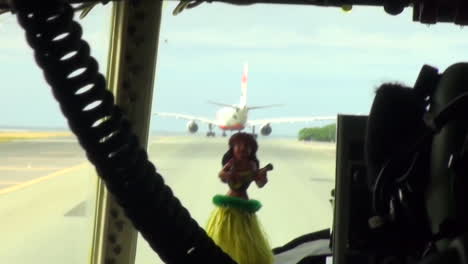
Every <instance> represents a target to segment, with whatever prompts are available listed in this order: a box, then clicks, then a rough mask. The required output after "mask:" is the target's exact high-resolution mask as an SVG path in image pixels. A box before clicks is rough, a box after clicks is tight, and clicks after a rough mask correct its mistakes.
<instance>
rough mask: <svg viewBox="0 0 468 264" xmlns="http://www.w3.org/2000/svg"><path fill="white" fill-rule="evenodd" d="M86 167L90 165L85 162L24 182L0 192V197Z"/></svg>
mask: <svg viewBox="0 0 468 264" xmlns="http://www.w3.org/2000/svg"><path fill="white" fill-rule="evenodd" d="M86 166H89V163H88V162H84V163H81V164H79V165H76V166H72V167H68V168H65V169H63V170H59V171H56V172H54V173H51V174H48V175H45V176H42V177H40V178H37V179H34V180H30V181H27V182H24V183H21V184H18V185H15V186H11V187H8V188H5V189H2V190H0V195H2V194H7V193H11V192H14V191H17V190H20V189H23V188H25V187H28V186H31V185H33V184H36V183H39V182H43V181H46V180H50V179H52V178H55V177H57V176H60V175H63V174H65V173H67V172H72V171H74V170H77V169H81V168H84V167H86Z"/></svg>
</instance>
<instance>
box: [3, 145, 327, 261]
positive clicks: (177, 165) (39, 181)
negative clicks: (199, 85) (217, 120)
mask: <svg viewBox="0 0 468 264" xmlns="http://www.w3.org/2000/svg"><path fill="white" fill-rule="evenodd" d="M259 145H260V149H259V153H258V158H259V159H260V162H261V165H265V164H267V163H272V164H273V165H274V167H275V169H274V170H273V171H272V172H271V173H270V174H269V182H268V184H267V185H266V186H265V188H263V189H258V188H257V187H256V186H255V185H252V187H251V188H250V189H249V195H250V197H251V198H254V199H258V200H260V201H261V202H262V203H263V208H262V209H261V210H260V211H259V213H258V215H259V218H260V221H261V222H262V224H263V226H264V228H265V230H266V232H267V233H268V235H269V238H270V241H271V243H272V245H273V246H280V245H283V244H284V243H286V242H289V241H290V240H291V239H293V238H295V237H297V236H300V235H303V234H306V233H310V232H314V231H317V230H320V229H322V228H327V227H329V226H330V224H331V217H332V210H331V206H330V203H329V201H328V200H329V197H330V190H331V189H332V188H333V187H334V173H335V167H334V164H335V150H334V145H332V144H328V143H324V144H319V143H304V142H297V141H295V140H294V139H273V138H259ZM226 150H227V142H226V138H214V139H213V138H208V139H207V138H204V137H192V136H183V137H152V138H151V139H150V145H149V157H150V159H151V161H152V162H153V163H155V165H156V167H157V169H158V171H159V172H160V174H161V175H162V176H163V177H164V179H165V181H166V183H167V184H168V185H169V186H170V187H171V188H172V189H173V191H174V193H175V194H176V196H177V197H178V198H179V199H180V200H181V202H182V204H183V205H184V206H185V207H187V208H188V209H189V211H190V213H191V215H192V217H193V218H194V219H195V220H197V221H198V222H199V224H200V225H201V226H202V227H203V226H205V223H206V220H207V219H208V216H209V214H210V212H211V210H212V209H213V205H212V204H211V198H212V196H213V195H215V194H217V193H221V194H222V193H225V192H226V191H227V187H226V186H225V185H224V184H222V183H221V182H219V180H218V179H217V176H216V175H217V173H218V171H219V169H220V167H221V164H220V163H221V157H222V155H223V154H224V152H225V151H226ZM95 180H96V176H95V174H94V172H93V168H92V167H91V166H90V165H89V164H88V163H87V161H86V158H85V155H84V152H83V151H82V150H81V148H80V147H79V146H78V144H77V142H76V141H75V140H74V139H73V138H64V139H60V140H53V139H49V140H36V141H35V140H29V141H18V142H6V143H1V144H0V219H1V221H0V223H1V224H0V234H1V236H0V244H1V245H2V246H1V247H0V263H15V264H16V263H18V264H23V263H24V264H29V263H77V264H82V263H87V257H88V253H89V243H90V238H91V230H92V225H91V223H92V221H91V220H92V217H93V214H92V212H93V210H94V208H93V205H94V204H93V197H94V196H93V195H94V190H95V186H94V184H95ZM136 263H138V264H140V263H141V264H143V263H161V262H160V261H158V258H157V257H156V256H155V253H154V252H153V251H152V250H151V249H150V248H149V247H148V245H147V243H146V242H145V241H143V240H140V241H139V243H138V250H137V256H136Z"/></svg>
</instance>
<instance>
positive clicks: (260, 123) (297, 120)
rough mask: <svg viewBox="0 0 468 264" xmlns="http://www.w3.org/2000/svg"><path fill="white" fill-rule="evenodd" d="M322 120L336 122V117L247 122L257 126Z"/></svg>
mask: <svg viewBox="0 0 468 264" xmlns="http://www.w3.org/2000/svg"><path fill="white" fill-rule="evenodd" d="M324 120H336V116H315V117H285V118H271V119H259V120H250V121H247V125H248V126H258V125H265V124H280V123H307V122H315V121H324Z"/></svg>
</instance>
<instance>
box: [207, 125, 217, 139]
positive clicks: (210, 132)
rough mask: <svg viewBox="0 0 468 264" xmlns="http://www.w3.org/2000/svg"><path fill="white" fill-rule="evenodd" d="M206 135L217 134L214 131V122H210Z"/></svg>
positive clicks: (212, 135)
mask: <svg viewBox="0 0 468 264" xmlns="http://www.w3.org/2000/svg"><path fill="white" fill-rule="evenodd" d="M206 136H207V137H214V136H215V132H213V125H212V124H208V132H206Z"/></svg>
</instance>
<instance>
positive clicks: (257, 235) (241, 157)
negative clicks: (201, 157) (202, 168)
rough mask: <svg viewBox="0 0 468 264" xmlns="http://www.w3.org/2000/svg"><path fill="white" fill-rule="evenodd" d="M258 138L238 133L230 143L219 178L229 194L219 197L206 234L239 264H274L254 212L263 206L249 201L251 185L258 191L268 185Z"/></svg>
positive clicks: (270, 168) (214, 201)
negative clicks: (260, 166) (248, 192)
mask: <svg viewBox="0 0 468 264" xmlns="http://www.w3.org/2000/svg"><path fill="white" fill-rule="evenodd" d="M257 149H258V145H257V142H256V140H255V138H254V137H253V136H252V135H250V134H247V133H241V132H239V133H236V134H234V135H233V136H232V137H231V138H230V139H229V150H228V151H227V152H226V154H224V157H223V160H222V164H223V169H222V170H221V171H220V172H219V175H218V176H219V178H220V180H221V181H222V182H224V183H227V184H228V186H229V192H228V193H227V194H226V195H216V196H215V197H214V198H213V203H214V204H215V205H216V208H215V210H214V211H213V213H212V214H211V217H210V219H209V220H208V225H207V228H206V230H207V234H208V235H209V236H210V237H211V238H212V239H213V240H214V241H215V243H216V244H218V246H220V247H221V248H222V249H223V250H224V251H225V252H226V253H227V254H229V255H230V256H231V258H233V259H234V260H235V261H236V262H237V263H239V264H272V263H273V253H272V250H271V247H270V245H269V243H268V241H267V239H266V236H265V234H264V232H263V230H262V228H261V226H260V223H259V221H258V219H257V216H256V214H255V212H257V211H258V210H259V209H260V208H261V206H262V205H261V203H260V202H259V201H257V200H253V199H250V200H249V197H248V195H247V189H248V188H249V186H250V184H251V183H252V182H255V183H256V184H257V186H258V187H259V188H262V187H263V186H264V185H265V184H266V183H267V177H266V176H267V171H269V170H272V169H273V166H272V165H271V164H268V165H267V166H266V167H264V168H262V169H259V161H258V159H257V157H256V152H257Z"/></svg>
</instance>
